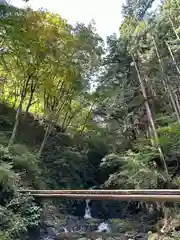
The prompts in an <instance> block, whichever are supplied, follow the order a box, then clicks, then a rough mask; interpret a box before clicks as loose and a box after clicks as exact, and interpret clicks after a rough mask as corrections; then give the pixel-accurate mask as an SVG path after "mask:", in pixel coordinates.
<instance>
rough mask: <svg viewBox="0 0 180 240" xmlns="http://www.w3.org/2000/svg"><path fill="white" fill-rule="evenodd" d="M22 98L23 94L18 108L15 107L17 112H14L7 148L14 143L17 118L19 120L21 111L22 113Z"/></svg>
mask: <svg viewBox="0 0 180 240" xmlns="http://www.w3.org/2000/svg"><path fill="white" fill-rule="evenodd" d="M24 98H25V97H24V96H21V99H20V102H19V106H18V109H17V112H16V117H15V124H14V128H13V132H12V135H11V138H10V140H9V143H8V148H10V147H11V146H12V145H13V144H14V140H15V138H16V134H17V130H18V126H19V120H20V116H21V113H22V105H23V101H24Z"/></svg>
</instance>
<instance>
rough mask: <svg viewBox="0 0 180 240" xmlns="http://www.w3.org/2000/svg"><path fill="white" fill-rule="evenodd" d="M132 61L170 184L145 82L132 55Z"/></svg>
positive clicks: (168, 180)
mask: <svg viewBox="0 0 180 240" xmlns="http://www.w3.org/2000/svg"><path fill="white" fill-rule="evenodd" d="M132 59H133V63H134V66H135V69H136V73H137V76H138V79H139V83H140V86H141V90H142V94H143V97H144V99H145V107H146V111H147V116H148V119H149V122H150V124H151V129H152V133H153V135H154V140H155V143H156V146H157V148H158V151H159V154H160V158H161V162H162V165H163V168H164V172H165V175H166V179H167V182H168V183H169V182H170V177H169V173H168V168H167V165H166V161H165V158H164V154H163V152H162V149H161V147H160V146H159V138H158V135H157V132H156V127H155V123H154V120H153V117H152V113H151V109H150V107H149V103H148V100H147V94H146V90H145V86H144V82H143V80H142V78H141V75H140V72H139V69H138V66H137V63H136V61H135V58H134V56H133V55H132Z"/></svg>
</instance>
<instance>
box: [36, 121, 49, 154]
mask: <svg viewBox="0 0 180 240" xmlns="http://www.w3.org/2000/svg"><path fill="white" fill-rule="evenodd" d="M51 127H52V121H51V122H50V123H49V124H48V126H47V128H46V132H45V134H44V139H43V141H42V143H41V146H40V149H39V152H38V154H37V156H38V157H40V156H41V154H42V152H43V150H44V147H45V145H46V142H47V139H48V136H49V134H50V133H51Z"/></svg>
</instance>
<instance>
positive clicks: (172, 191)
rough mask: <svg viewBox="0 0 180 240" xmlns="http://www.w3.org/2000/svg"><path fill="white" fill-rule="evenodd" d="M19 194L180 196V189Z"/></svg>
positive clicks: (64, 191)
mask: <svg viewBox="0 0 180 240" xmlns="http://www.w3.org/2000/svg"><path fill="white" fill-rule="evenodd" d="M19 192H20V193H31V194H72V193H73V194H113V195H116V194H121V195H122V194H123V195H124V194H127V195H128V194H148V195H149V194H150V195H152V194H158V195H180V189H129V190H99V189H97V190H94V189H92V190H84V189H83V190H64V189H62V190H30V189H24V190H19Z"/></svg>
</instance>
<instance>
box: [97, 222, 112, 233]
mask: <svg viewBox="0 0 180 240" xmlns="http://www.w3.org/2000/svg"><path fill="white" fill-rule="evenodd" d="M110 231H111V229H110V227H109V224H108V223H105V222H102V223H100V224H99V226H98V230H97V232H107V233H110Z"/></svg>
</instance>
